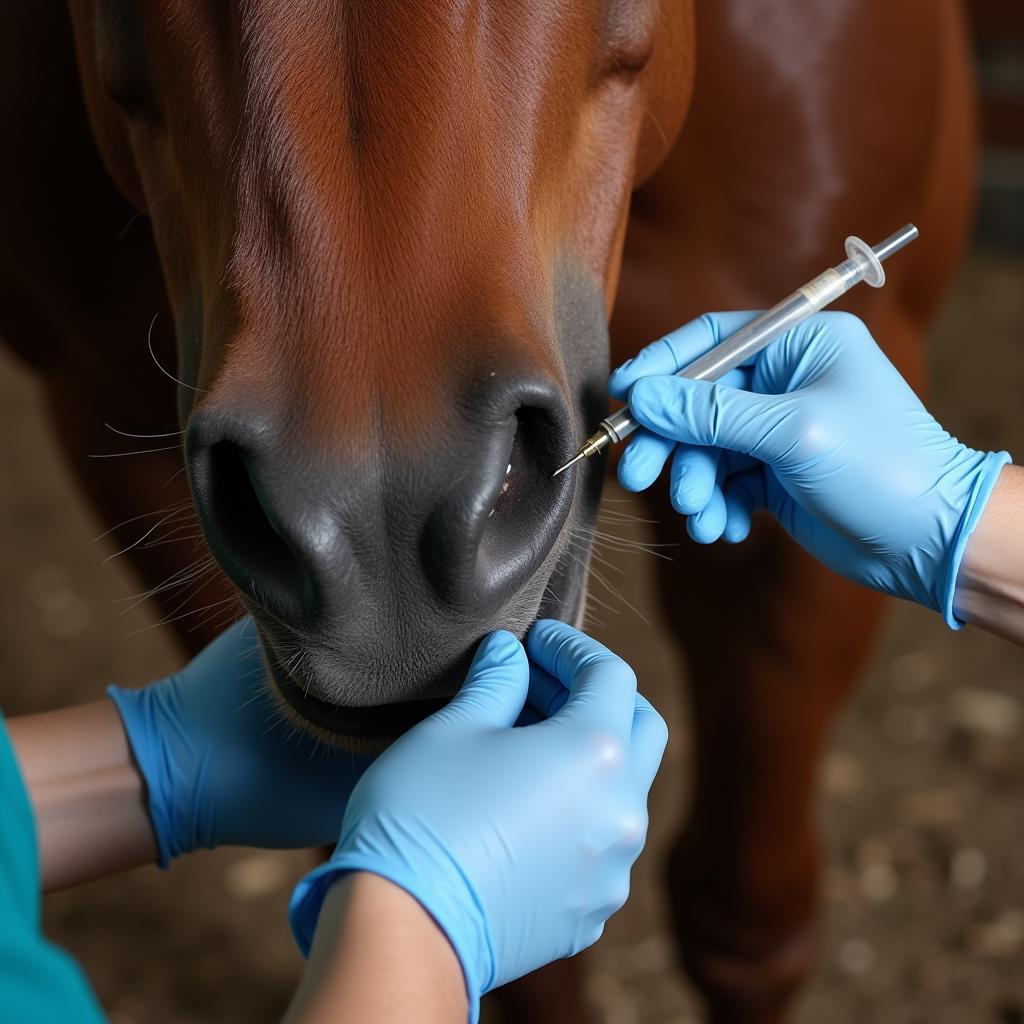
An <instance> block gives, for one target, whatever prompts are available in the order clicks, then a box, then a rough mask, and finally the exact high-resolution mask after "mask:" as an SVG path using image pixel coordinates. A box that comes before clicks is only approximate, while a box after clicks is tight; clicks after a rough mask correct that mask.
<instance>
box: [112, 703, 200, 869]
mask: <svg viewBox="0 0 1024 1024" xmlns="http://www.w3.org/2000/svg"><path fill="white" fill-rule="evenodd" d="M160 685H163V684H162V683H153V684H150V685H149V686H146V687H144V688H143V689H141V690H133V689H126V688H123V687H120V686H117V685H116V684H113V683H111V684H110V686H108V687H107V689H106V695H107V697H108V699H109V700H110V702H111V703H112V704H113V705H114V707H115V708H116V709H117V713H118V715H119V716H120V719H121V724H122V726H123V728H124V732H125V736H126V737H127V739H128V745H129V747H130V748H131V752H132V757H133V759H134V762H135V764H136V765H137V766H138V770H139V774H140V775H141V776H142V779H143V781H144V782H145V788H146V807H147V809H148V811H149V818H150V822H151V824H152V827H153V835H154V837H155V839H156V847H157V863H158V864H159V865H160V867H162V868H167V867H169V866H170V863H171V861H172V860H173V859H174V858H175V857H177V856H178V855H179V854H182V853H188V852H189V850H190V849H191V848H192V847H191V846H190V845H189V844H187V843H185V842H182V841H181V840H180V839H179V838H178V837H177V836H176V830H175V828H174V818H175V814H174V806H175V801H174V799H173V794H172V793H171V786H170V784H169V782H168V765H170V764H172V762H173V758H171V757H169V755H168V752H167V750H166V749H165V745H164V743H163V738H162V735H163V734H162V729H161V725H160V718H161V710H160V703H159V701H158V700H157V694H156V689H155V688H156V687H157V686H160Z"/></svg>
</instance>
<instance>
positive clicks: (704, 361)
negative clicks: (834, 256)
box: [591, 224, 918, 450]
mask: <svg viewBox="0 0 1024 1024" xmlns="http://www.w3.org/2000/svg"><path fill="white" fill-rule="evenodd" d="M917 234H918V232H917V228H916V227H914V225H913V224H905V225H904V226H903V227H902V228H900V230H899V231H897V232H896V233H895V234H892V235H890V236H889V237H888V238H886V239H885V240H884V241H882V242H879V243H878V245H876V246H873V247H871V248H870V249H869V247H868V246H867V245H866V244H865V243H864V242H862V241H861V240H860V239H859V238H848V239H847V240H846V252H847V255H848V257H849V258H848V259H846V260H844V261H843V262H842V263H840V264H839V266H837V267H830V268H829V269H828V270H825V271H823V272H822V273H820V274H819V275H818V276H817V277H816V278H814V279H813V280H812V281H808V282H807V284H805V285H804V286H803V287H802V288H799V289H798V290H797V291H795V292H793V294H792V295H788V296H787V297H786V298H784V299H783V300H782V301H781V302H780V303H778V304H777V305H775V306H772V308H771V309H769V310H767V311H766V312H764V313H762V314H761V315H760V316H758V317H755V318H754V319H753V320H751V321H750V323H749V324H747V325H746V327H741V328H740V329H739V330H738V331H736V332H735V334H732V335H730V336H729V337H728V338H726V339H725V340H724V341H723V342H721V343H720V344H718V345H716V346H715V347H714V348H712V349H710V350H709V351H707V352H705V353H704V355H702V356H700V357H699V358H697V359H695V360H694V361H693V362H692V363H689V364H688V365H686V366H684V367H683V368H682V369H681V370H680V371H679V372H678V373H677V374H676V376H677V377H689V378H691V379H692V380H719V379H720V378H721V377H724V376H725V375H726V374H727V373H728V372H729V371H730V370H732V369H735V368H736V367H737V366H739V365H740V364H741V363H742V362H743V361H744V360H746V359H749V358H751V357H752V356H756V355H757V353H758V352H760V351H761V350H762V349H763V348H766V347H767V346H768V345H770V344H771V343H772V342H773V341H774V340H775V339H776V338H777V337H779V336H780V335H781V334H785V332H786V331H788V330H790V329H791V328H793V327H796V325H797V324H799V323H800V322H801V321H803V320H806V319H807V317H809V316H811V314H812V313H817V312H818V311H819V310H821V309H824V308H825V307H826V306H827V305H829V304H830V303H832V302H835V300H836V299H838V298H839V296H840V295H842V294H843V293H844V292H847V291H849V290H850V289H851V288H852V287H853V286H854V285H855V284H857V283H858V282H859V281H862V280H867V281H868V283H869V284H871V285H872V286H873V287H876V288H877V287H881V285H882V284H883V283H884V281H885V275H884V274H883V273H882V268H881V266H880V264H881V262H882V260H885V259H887V258H888V257H889V256H891V255H892V254H893V253H894V252H898V251H899V250H900V249H902V248H903V247H904V246H905V245H907V244H909V243H910V242H912V241H913V240H914V239H915V238H917ZM851 245H852V246H853V247H852V248H851ZM872 254H873V255H872ZM872 268H874V269H875V272H876V275H877V276H874V277H873V276H872V274H871V271H872ZM865 274H867V275H868V276H867V277H865ZM638 426H639V424H638V423H637V422H636V421H635V420H634V419H633V417H632V416H631V415H630V413H629V407H628V406H626V407H625V408H622V409H620V410H619V411H618V412H614V413H612V414H611V416H609V417H607V419H603V420H601V423H600V424H599V426H598V430H597V432H596V433H595V434H594V435H593V437H592V438H591V440H592V441H593V440H596V439H599V446H598V448H597V449H595V450H599V448H600V447H603V445H604V444H607V443H608V442H609V441H611V442H618V441H622V440H623V439H625V438H627V437H629V435H630V434H632V433H633V431H634V430H636V428H637V427H638ZM602 432H603V435H604V436H603V437H602V436H601V435H602Z"/></svg>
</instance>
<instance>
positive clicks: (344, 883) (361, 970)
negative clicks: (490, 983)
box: [287, 871, 468, 1024]
mask: <svg viewBox="0 0 1024 1024" xmlns="http://www.w3.org/2000/svg"><path fill="white" fill-rule="evenodd" d="M396 977H400V978H401V979H402V984H401V985H395V984H394V979H395V978H396ZM467 1015H468V1004H467V999H466V993H465V988H464V984H463V974H462V968H461V965H460V963H459V960H458V958H457V957H456V955H455V952H454V950H453V949H452V947H451V945H450V944H449V942H448V939H447V937H446V936H445V934H444V932H442V931H441V929H440V928H439V927H438V925H437V924H436V922H435V921H434V920H433V919H432V918H431V916H430V915H429V914H428V913H427V912H426V911H425V910H424V909H423V907H422V905H421V904H420V903H419V901H418V900H416V899H415V898H414V897H413V896H411V895H410V894H409V893H408V892H406V891H405V890H404V889H402V888H400V887H399V886H396V885H394V884H393V883H392V882H390V881H388V880H387V879H385V878H382V877H381V876H379V875H377V874H374V873H370V872H360V871H355V872H349V873H348V874H345V875H343V876H335V877H334V878H333V880H332V881H331V882H330V883H329V884H328V887H327V890H326V892H325V893H324V899H323V907H322V911H321V915H320V921H319V923H318V925H317V929H316V936H315V939H314V941H313V948H312V951H311V954H310V961H309V966H308V968H307V971H306V973H305V975H304V977H303V982H302V986H301V987H300V989H299V993H298V994H297V997H296V1000H295V1002H294V1004H293V1006H292V1008H291V1010H290V1011H289V1015H288V1018H287V1019H288V1020H289V1021H292V1022H297V1021H300V1020H301V1021H302V1022H303V1024H314V1022H319V1021H324V1022H326V1021H333V1020H338V1019H348V1018H351V1019H362V1020H378V1021H405V1020H414V1019H415V1020H438V1021H454V1020H465V1019H466V1018H467Z"/></svg>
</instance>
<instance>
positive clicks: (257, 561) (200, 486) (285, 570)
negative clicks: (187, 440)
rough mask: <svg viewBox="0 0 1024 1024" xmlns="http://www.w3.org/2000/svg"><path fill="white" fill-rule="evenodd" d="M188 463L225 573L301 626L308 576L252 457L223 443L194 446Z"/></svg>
mask: <svg viewBox="0 0 1024 1024" xmlns="http://www.w3.org/2000/svg"><path fill="white" fill-rule="evenodd" d="M188 464H189V477H190V479H191V482H192V492H193V496H194V499H195V504H196V508H197V510H198V512H199V519H200V523H201V524H202V528H203V533H204V535H205V536H206V540H207V542H208V543H209V545H210V548H211V549H212V551H213V553H214V555H215V556H216V557H217V560H218V561H219V562H220V564H221V566H222V567H223V568H224V571H225V572H226V573H227V575H228V576H229V577H230V579H231V580H232V582H234V584H235V585H236V586H237V587H238V588H239V590H241V591H242V593H244V594H245V595H246V596H247V597H249V598H250V599H251V600H253V601H255V602H256V603H258V604H259V605H261V606H263V607H266V608H268V610H270V611H272V612H273V613H274V614H276V615H277V616H278V617H279V618H281V619H283V620H284V621H285V622H296V621H298V620H299V619H300V618H301V616H302V613H303V607H304V605H305V606H307V607H308V603H309V600H310V595H311V590H312V587H311V583H310V580H309V576H308V574H307V573H306V571H305V570H304V568H303V564H302V562H301V560H300V559H299V557H298V556H297V555H296V553H295V552H294V551H293V550H292V548H291V546H290V545H289V543H288V541H287V540H286V539H285V537H284V536H283V531H282V530H281V529H280V527H279V526H278V524H276V523H275V514H274V509H273V504H272V502H270V501H269V500H268V499H267V497H266V496H261V494H260V487H259V482H258V478H257V479H254V473H253V472H252V469H251V460H250V458H249V457H247V455H246V453H245V452H244V451H243V449H242V448H241V447H240V446H239V445H237V444H235V443H234V442H233V441H230V440H221V441H217V442H215V443H213V444H210V445H208V446H207V445H202V444H198V445H190V446H189V462H188Z"/></svg>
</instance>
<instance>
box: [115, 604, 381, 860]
mask: <svg viewBox="0 0 1024 1024" xmlns="http://www.w3.org/2000/svg"><path fill="white" fill-rule="evenodd" d="M107 696H109V697H110V699H111V700H112V701H113V702H114V704H115V705H116V706H117V710H118V712H119V713H120V715H121V720H122V722H123V723H124V728H125V732H126V733H127V735H128V742H129V743H130V744H131V748H132V752H133V754H134V755H135V760H136V762H137V763H138V766H139V769H140V771H141V772H142V775H143V777H144V778H145V780H146V787H147V790H148V800H149V812H150V817H151V819H152V822H153V830H154V832H155V834H156V841H157V847H158V849H159V852H160V864H161V865H162V866H163V867H166V866H167V865H168V863H169V862H170V861H171V859H172V858H174V857H177V856H178V855H179V854H181V853H188V852H190V851H192V850H195V849H198V848H199V847H209V848H212V847H214V846H221V845H225V844H227V845H238V846H261V847H267V848H275V849H284V848H289V847H300V846H314V845H317V844H322V843H329V842H331V841H332V840H333V839H334V838H336V837H337V834H338V828H339V827H340V824H341V820H342V815H343V813H344V810H345V803H346V801H347V800H348V796H349V794H350V793H351V791H352V787H353V786H354V785H355V783H356V781H357V779H358V778H359V775H360V774H361V773H362V771H363V770H364V769H365V767H366V766H367V765H368V764H369V763H370V761H369V758H366V757H357V756H355V755H354V754H350V753H347V752H345V751H342V750H329V749H327V748H325V747H323V746H322V745H321V744H318V743H317V742H316V740H314V739H312V738H311V737H309V736H307V735H306V734H305V733H300V732H298V731H297V730H296V729H295V727H294V726H291V725H289V724H288V723H287V722H285V721H283V720H282V719H281V717H280V713H279V712H278V711H277V710H276V708H275V706H274V699H273V697H272V696H271V694H270V693H269V692H268V690H267V683H266V677H265V670H264V666H263V659H262V657H261V655H260V646H259V639H258V636H257V633H256V627H255V626H254V625H253V622H252V620H251V619H250V618H248V617H246V618H245V619H242V620H241V621H240V622H237V623H235V625H233V626H231V627H230V628H229V629H227V630H225V632H224V633H222V634H221V635H220V636H219V637H218V638H217V639H216V640H214V641H213V643H211V644H210V645H209V646H208V647H207V648H206V649H205V650H204V651H202V652H201V653H200V654H199V655H198V656H197V657H196V658H194V659H193V660H192V661H191V662H190V663H189V664H188V665H187V666H186V667H185V668H184V669H182V671H181V672H179V673H177V674H176V675H173V676H171V677H170V678H169V679H162V680H160V681H159V682H155V683H151V684H150V685H149V686H146V687H144V688H143V689H141V690H126V689H122V688H121V687H119V686H109V687H108V688H107Z"/></svg>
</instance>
